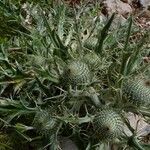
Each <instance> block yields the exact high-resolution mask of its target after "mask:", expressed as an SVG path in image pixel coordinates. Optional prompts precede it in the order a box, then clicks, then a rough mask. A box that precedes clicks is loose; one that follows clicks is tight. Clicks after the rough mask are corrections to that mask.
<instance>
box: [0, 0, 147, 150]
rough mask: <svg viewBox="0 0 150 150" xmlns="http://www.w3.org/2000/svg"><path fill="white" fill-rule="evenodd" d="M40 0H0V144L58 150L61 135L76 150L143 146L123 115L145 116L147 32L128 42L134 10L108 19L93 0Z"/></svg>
mask: <svg viewBox="0 0 150 150" xmlns="http://www.w3.org/2000/svg"><path fill="white" fill-rule="evenodd" d="M44 2H45V3H42V2H41V1H36V2H35V1H33V2H32V3H31V2H30V1H29V2H25V3H20V2H18V1H7V5H6V3H5V1H2V2H0V14H2V15H1V17H0V19H2V20H4V21H3V22H2V24H1V25H0V32H1V33H2V35H1V37H0V42H1V46H0V130H1V131H0V133H1V136H0V147H2V148H3V149H15V150H20V149H21V150H24V149H25V150H28V149H33V150H37V149H39V150H41V149H43V150H46V149H50V150H58V149H60V148H62V147H61V144H60V143H61V142H60V139H61V138H62V139H63V138H69V140H71V141H73V142H74V145H76V147H78V149H81V150H84V149H86V150H89V149H104V150H105V149H111V147H114V146H116V149H118V150H119V149H125V148H128V149H139V150H143V149H146V148H147V147H149V145H148V144H147V143H144V142H143V138H140V137H139V136H138V135H137V134H136V129H134V128H132V124H130V123H129V122H128V118H127V117H126V116H127V115H126V114H128V112H132V113H134V114H137V115H142V116H143V118H145V121H146V122H149V117H150V112H149V100H150V90H149V89H150V88H149V74H150V73H149V71H150V70H149V63H145V62H144V61H143V58H142V57H143V55H145V53H146V52H147V51H148V50H147V49H148V46H147V41H148V40H149V32H146V33H145V32H144V31H143V32H144V33H143V34H142V35H143V36H142V37H141V38H139V39H138V40H139V41H138V43H136V41H134V40H132V39H131V38H130V37H131V36H132V35H134V34H135V33H136V32H137V31H139V32H140V29H139V28H138V27H137V26H136V24H134V17H129V18H128V19H127V21H126V23H125V24H124V25H121V26H119V27H114V26H113V20H114V19H115V17H116V16H115V14H112V16H109V17H108V18H107V19H106V20H103V21H101V20H100V19H99V17H98V15H97V14H99V13H100V10H101V8H99V7H98V5H97V3H93V4H91V3H87V2H85V3H83V4H82V5H76V6H74V7H71V6H68V5H67V4H66V3H65V2H62V1H59V2H58V3H57V2H56V1H51V2H48V1H44ZM8 4H9V5H8ZM47 4H48V5H47ZM8 6H9V7H8ZM93 18H96V19H93ZM27 19H28V20H27ZM12 22H13V24H12ZM133 27H134V28H133ZM114 28H115V30H114ZM85 31H88V33H89V35H88V36H87V37H83V35H84V34H85ZM145 51H146V52H145ZM143 79H144V80H143ZM145 79H146V80H145ZM124 127H127V128H128V129H129V130H130V131H131V133H132V135H131V136H127V133H126V132H125V131H124ZM9 137H10V139H11V140H9ZM3 139H5V140H3ZM12 139H13V140H12ZM16 143H17V144H16ZM62 145H64V144H62Z"/></svg>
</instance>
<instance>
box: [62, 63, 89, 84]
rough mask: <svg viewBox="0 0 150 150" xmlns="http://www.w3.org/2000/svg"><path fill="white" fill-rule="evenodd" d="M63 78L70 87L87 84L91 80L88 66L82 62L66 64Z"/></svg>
mask: <svg viewBox="0 0 150 150" xmlns="http://www.w3.org/2000/svg"><path fill="white" fill-rule="evenodd" d="M63 78H64V79H65V81H66V82H67V84H68V83H69V84H70V85H72V86H76V85H83V84H88V83H89V82H90V78H91V76H90V71H89V68H88V65H87V64H86V63H84V62H82V61H72V62H70V63H68V65H67V66H66V68H65V70H64V74H63Z"/></svg>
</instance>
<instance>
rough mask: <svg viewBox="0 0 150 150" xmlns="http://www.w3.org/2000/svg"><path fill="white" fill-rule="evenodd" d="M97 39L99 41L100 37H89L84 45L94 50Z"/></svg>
mask: <svg viewBox="0 0 150 150" xmlns="http://www.w3.org/2000/svg"><path fill="white" fill-rule="evenodd" d="M97 41H98V39H97V38H95V37H91V38H88V39H87V40H85V41H84V44H83V46H84V47H85V48H88V49H90V50H93V49H95V47H96V44H97Z"/></svg>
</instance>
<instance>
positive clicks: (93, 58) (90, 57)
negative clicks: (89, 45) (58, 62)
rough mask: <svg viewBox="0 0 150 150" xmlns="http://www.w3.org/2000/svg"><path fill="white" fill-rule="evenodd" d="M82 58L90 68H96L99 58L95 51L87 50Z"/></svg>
mask: <svg viewBox="0 0 150 150" xmlns="http://www.w3.org/2000/svg"><path fill="white" fill-rule="evenodd" d="M83 59H84V61H85V62H86V63H87V64H88V65H89V66H90V67H91V68H92V69H96V68H97V67H98V66H99V63H100V58H99V57H98V55H97V54H96V53H93V52H89V53H87V54H86V55H85V56H84V58H83Z"/></svg>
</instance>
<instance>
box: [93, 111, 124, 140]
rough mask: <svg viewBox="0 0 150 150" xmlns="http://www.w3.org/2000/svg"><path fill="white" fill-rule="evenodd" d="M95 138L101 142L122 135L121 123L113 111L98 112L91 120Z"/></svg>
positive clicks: (119, 117)
mask: <svg viewBox="0 0 150 150" xmlns="http://www.w3.org/2000/svg"><path fill="white" fill-rule="evenodd" d="M93 123H94V124H93V126H94V129H95V132H96V133H95V135H96V137H97V138H98V139H99V140H101V141H109V140H112V139H114V138H118V137H119V136H120V135H121V134H122V130H123V121H122V119H121V116H120V115H119V114H117V113H116V112H115V111H113V110H106V109H104V110H102V111H100V112H99V113H98V114H97V115H96V116H95V118H94V120H93Z"/></svg>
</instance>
